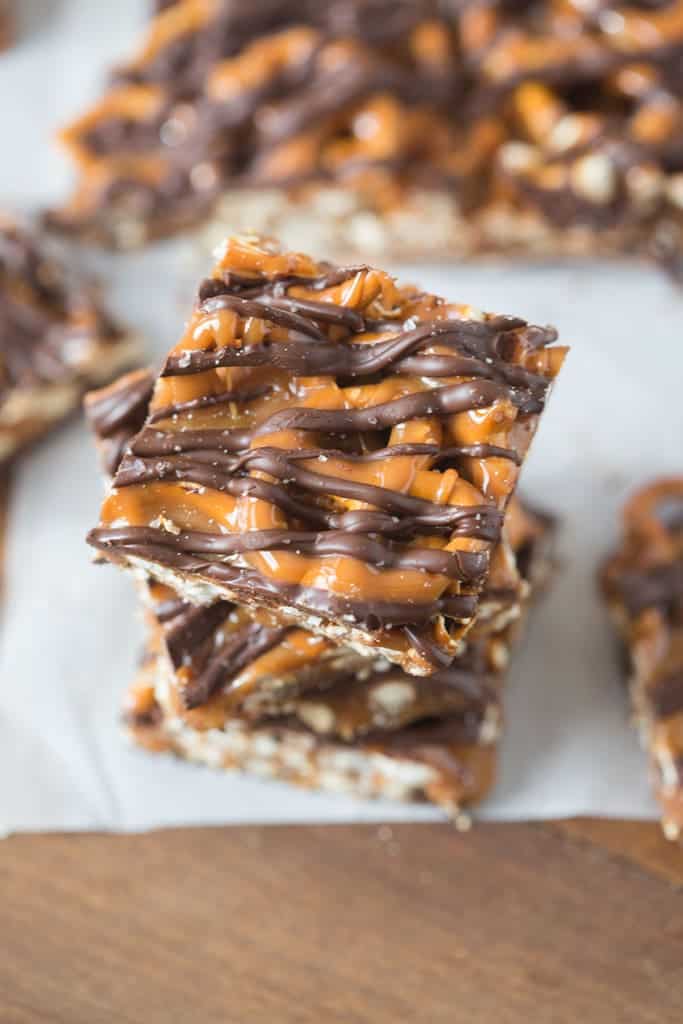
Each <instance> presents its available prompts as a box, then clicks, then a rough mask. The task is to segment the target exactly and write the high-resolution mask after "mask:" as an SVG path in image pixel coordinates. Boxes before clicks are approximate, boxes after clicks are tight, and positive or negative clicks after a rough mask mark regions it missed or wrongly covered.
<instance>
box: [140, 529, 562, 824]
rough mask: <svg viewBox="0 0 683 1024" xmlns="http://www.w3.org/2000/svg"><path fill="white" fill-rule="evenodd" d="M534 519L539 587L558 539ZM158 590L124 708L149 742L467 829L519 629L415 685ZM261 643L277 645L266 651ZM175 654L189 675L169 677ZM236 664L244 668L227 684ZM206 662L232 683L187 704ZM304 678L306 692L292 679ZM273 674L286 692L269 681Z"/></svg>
mask: <svg viewBox="0 0 683 1024" xmlns="http://www.w3.org/2000/svg"><path fill="white" fill-rule="evenodd" d="M525 517H526V522H527V525H528V524H529V523H533V529H534V539H533V540H530V543H529V544H528V548H527V553H526V557H525V558H524V565H525V574H526V578H527V581H528V583H529V585H530V586H531V585H532V584H533V583H534V581H535V582H536V584H538V583H539V582H540V581H542V580H543V579H544V578H545V575H546V573H547V569H548V558H547V541H548V539H549V536H550V532H551V531H550V524H549V523H548V521H547V519H546V518H545V517H535V516H534V515H533V513H529V512H526V513H525ZM518 554H520V555H521V554H522V550H521V549H519V550H518ZM152 591H153V607H154V611H155V627H153V628H152V629H151V632H150V639H149V645H148V650H147V653H146V656H145V658H144V660H143V663H142V665H141V667H140V670H139V673H138V676H137V678H136V681H135V683H134V685H133V686H132V687H131V689H130V691H129V693H128V695H127V697H126V700H125V704H124V722H125V725H126V728H127V731H128V733H129V735H130V737H131V738H132V739H133V740H134V742H136V743H138V744H139V745H141V746H143V747H146V748H148V749H151V750H154V751H173V752H175V753H176V754H178V755H180V756H182V757H185V758H188V759H190V760H194V761H199V762H203V763H206V764H209V765H211V766H212V767H216V768H223V769H228V770H239V771H245V772H250V773H254V774H258V775H261V776H265V777H270V778H277V779H280V780H283V781H287V782H290V783H294V784H297V785H303V786H307V787H309V788H318V789H327V790H330V791H334V792H348V793H351V794H353V795H355V796H358V797H384V798H390V799H403V800H410V799H424V800H429V801H432V802H434V803H436V804H438V805H439V806H441V807H443V808H444V809H445V810H446V811H447V813H448V814H449V815H451V816H453V817H455V818H456V819H457V820H462V819H458V816H459V815H460V813H461V810H462V808H463V807H466V806H468V805H470V804H472V803H475V802H476V801H478V800H481V799H482V798H483V797H484V796H485V795H486V793H487V792H488V790H489V789H490V787H491V786H492V784H493V782H494V779H495V769H496V751H495V743H496V740H497V737H498V734H499V727H500V709H499V693H500V684H501V682H502V678H503V675H504V670H505V668H506V666H507V660H508V656H509V652H510V647H511V646H512V645H514V642H515V640H516V637H517V636H518V624H517V623H516V624H515V625H512V626H510V625H508V626H504V627H503V628H501V629H500V630H499V631H498V632H492V633H489V634H481V635H478V636H477V637H474V636H473V635H472V639H470V640H469V641H468V646H467V650H466V651H465V653H464V654H462V655H461V656H460V657H459V658H458V659H457V660H456V663H455V664H454V665H453V666H452V667H451V668H449V669H444V670H441V671H440V672H437V673H435V674H434V675H431V676H429V677H427V678H423V679H417V678H415V677H414V676H409V675H406V674H405V673H403V672H402V671H401V670H400V669H397V668H395V667H392V666H391V665H389V664H387V663H386V662H382V661H381V659H380V660H379V661H378V660H377V659H358V657H357V656H356V657H355V667H354V666H353V664H351V663H349V662H348V661H347V662H345V661H344V658H345V657H348V654H349V653H350V652H344V651H343V649H339V648H336V649H333V648H332V647H331V645H330V644H329V642H328V641H325V640H321V639H320V638H318V637H314V636H312V635H311V634H308V635H307V636H306V635H304V634H303V633H302V632H301V631H300V630H297V629H291V628H290V629H289V630H280V631H279V633H280V635H279V636H278V637H277V638H274V637H273V636H272V633H273V627H272V623H270V622H267V623H266V624H261V623H259V617H258V615H257V616H250V617H249V618H247V617H246V616H245V614H244V612H242V611H240V610H233V612H232V613H230V614H229V619H231V618H232V621H230V622H229V624H228V623H226V622H225V621H222V622H221V623H220V624H219V625H216V622H215V617H216V616H217V617H218V618H221V616H222V615H223V614H224V611H223V610H222V609H221V608H220V607H219V606H216V605H214V606H212V607H210V608H199V609H198V608H193V607H192V606H188V605H184V604H183V603H182V602H179V601H178V600H177V599H176V598H175V595H174V594H173V593H172V592H168V591H164V588H163V587H160V586H159V585H158V584H153V585H152ZM528 593H530V591H529V592H528ZM527 606H528V595H527V600H526V601H525V602H524V608H526V607H527ZM212 616H214V620H213V621H211V618H212ZM202 620H203V625H204V629H203V630H202V625H201V623H202ZM245 627H246V628H245ZM228 630H229V631H228ZM475 631H476V627H475V630H473V634H474V633H475ZM207 632H208V633H209V636H208V637H207V635H206V633H207ZM283 633H284V634H285V635H284V636H283V635H282V634H283ZM268 634H271V635H268ZM183 637H184V639H185V643H186V646H185V647H183V643H182V642H180V643H179V641H180V639H181V638H183ZM216 637H218V642H217V643H216V642H215V640H216ZM231 637H232V640H231ZM240 637H241V643H240V639H239V638H240ZM259 637H261V639H265V640H266V641H267V643H271V642H273V641H274V643H275V646H273V647H270V648H269V649H268V650H267V651H266V652H265V653H264V652H259V651H257V650H255V647H254V646H253V645H258V641H259ZM188 641H189V644H188ZM306 641H309V642H312V644H313V649H308V650H307V649H306ZM174 645H178V646H177V647H176V650H175V657H176V659H178V664H179V666H180V667H179V668H175V669H172V670H171V672H170V673H169V658H168V648H169V646H171V647H173V646H174ZM252 652H254V653H255V657H254V659H253V660H251V661H250V654H251V653H252ZM226 654H227V661H226ZM330 655H331V657H330ZM335 656H336V657H337V658H338V659H339V660H338V662H337V664H335V661H334V658H335ZM351 657H352V658H353V655H352V656H351ZM235 658H236V659H237V660H238V661H239V660H242V661H243V662H246V664H244V665H243V667H242V670H241V672H239V673H238V675H237V677H234V676H233V678H230V668H229V667H228V662H229V661H230V660H231V659H235ZM198 664H199V665H201V666H202V668H201V669H200V672H201V673H202V675H203V677H204V678H205V679H206V673H207V669H208V672H209V674H210V672H211V666H212V665H213V666H214V668H215V667H219V669H220V681H221V684H222V685H221V684H219V688H218V689H217V690H215V691H214V692H213V693H212V694H211V695H209V696H208V697H206V694H205V695H204V696H205V697H206V699H205V700H204V703H202V704H197V705H196V706H194V707H191V708H188V706H187V695H188V689H187V682H188V679H189V680H193V681H194V684H195V685H196V683H197V680H198V679H199V678H202V675H199V676H198V675H197V673H196V668H197V666H198ZM311 667H312V668H313V672H312V673H311V672H309V669H310V668H311ZM302 669H303V677H301V678H300V683H301V685H300V686H299V688H298V689H297V688H296V687H293V686H292V685H291V679H292V671H293V670H294V672H295V673H296V672H299V673H300V672H301V670H302ZM272 679H276V680H277V682H278V686H277V687H276V688H273V687H272V686H265V687H263V686H260V685H259V683H263V682H264V681H266V680H272ZM253 698H257V699H256V700H255V701H253V703H251V704H250V700H253Z"/></svg>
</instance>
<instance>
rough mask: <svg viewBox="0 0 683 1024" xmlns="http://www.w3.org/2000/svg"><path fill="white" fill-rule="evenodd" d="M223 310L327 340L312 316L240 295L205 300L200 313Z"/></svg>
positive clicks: (220, 296) (315, 338) (277, 304)
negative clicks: (301, 314)
mask: <svg viewBox="0 0 683 1024" xmlns="http://www.w3.org/2000/svg"><path fill="white" fill-rule="evenodd" d="M223 309H227V310H230V311H231V312H234V313H237V314H238V316H240V317H243V318H252V317H253V318H254V319H255V320H268V321H270V323H273V324H275V325H276V326H277V327H285V328H286V329H287V330H290V331H295V332H297V333H298V334H303V335H304V336H305V337H307V338H312V339H313V340H314V341H326V340H327V338H326V335H325V333H324V332H323V331H322V330H321V329H320V328H319V327H318V326H317V324H316V323H315V321H313V320H311V318H310V316H300V315H299V314H298V313H294V312H292V310H291V309H288V308H286V307H285V306H282V305H280V304H279V303H276V302H269V303H268V304H266V303H263V302H258V301H256V300H255V299H245V298H242V296H240V295H217V296H216V297H215V298H212V299H205V300H204V302H202V303H201V305H200V307H199V311H200V313H205V314H206V315H207V316H211V314H213V313H218V312H220V311H221V310H223ZM180 358H181V359H183V358H184V357H183V356H181V357H180Z"/></svg>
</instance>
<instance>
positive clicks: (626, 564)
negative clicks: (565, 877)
mask: <svg viewBox="0 0 683 1024" xmlns="http://www.w3.org/2000/svg"><path fill="white" fill-rule="evenodd" d="M623 520H624V524H623V525H624V531H623V539H622V541H621V543H620V545H619V547H618V549H617V550H616V551H615V552H614V554H613V555H611V557H610V558H609V559H608V560H607V561H606V562H605V564H604V566H603V568H602V572H601V585H602V591H603V595H604V597H605V600H606V602H607V605H608V607H609V609H610V612H611V614H612V617H613V619H614V623H615V626H616V628H617V630H618V633H619V636H620V638H621V641H622V643H623V645H624V648H625V651H626V652H627V661H628V669H629V677H630V689H631V700H632V705H633V712H634V717H635V720H636V724H637V726H638V728H639V731H640V734H641V738H642V741H643V744H644V746H645V747H646V748H647V749H648V751H649V753H650V762H651V768H652V777H653V784H654V789H655V793H656V795H657V797H658V799H659V802H660V804H661V807H662V823H663V827H664V832H665V834H666V835H667V836H668V837H669V838H670V839H678V838H679V837H680V835H681V833H683V478H681V477H678V478H672V479H664V480H658V481H656V482H655V483H653V484H650V485H648V486H647V487H644V488H643V489H642V490H640V491H638V492H637V493H636V494H635V495H634V496H633V497H632V498H631V500H630V501H629V502H628V504H627V505H626V507H625V509H624V516H623Z"/></svg>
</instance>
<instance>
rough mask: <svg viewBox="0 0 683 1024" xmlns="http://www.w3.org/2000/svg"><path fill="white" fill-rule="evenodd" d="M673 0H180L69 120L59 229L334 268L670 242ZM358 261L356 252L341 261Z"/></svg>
mask: <svg viewBox="0 0 683 1024" xmlns="http://www.w3.org/2000/svg"><path fill="white" fill-rule="evenodd" d="M682 59H683V0H661V2H654V0H653V2H648V3H645V2H643V0H620V2H619V3H615V2H609V0H604V2H602V0H601V2H597V0H596V2H579V0H565V2H558V0H534V2H520V3H510V2H509V0H486V2H485V3H479V2H476V3H475V2H470V3H455V2H452V3H445V2H444V3H440V2H438V0H330V2H326V3H320V2H319V0H298V2H297V3H293V2H292V0H254V2H252V3H250V4H236V3H234V2H232V0H178V2H176V3H173V4H171V5H169V6H167V8H166V9H164V10H162V11H160V13H159V14H158V15H157V17H156V18H155V19H154V20H153V21H152V22H151V24H150V25H149V26H148V27H147V30H146V35H145V37H144V39H143V41H142V44H141V46H140V47H139V49H138V51H137V53H136V54H135V55H134V56H133V57H132V59H130V60H129V61H128V62H127V63H126V64H125V65H123V66H122V67H119V68H118V69H117V70H116V73H115V74H114V76H113V78H112V80H111V84H110V88H109V90H108V92H106V93H105V95H104V96H103V98H102V99H100V100H99V101H97V102H96V103H95V104H94V105H93V106H92V107H91V108H90V109H88V110H87V111H86V112H85V113H84V114H83V115H82V116H81V117H80V118H78V119H77V120H76V121H75V122H74V123H73V124H71V125H69V126H68V127H67V128H66V129H65V130H64V132H63V133H62V142H63V144H64V146H65V147H66V149H67V151H68V153H69V155H70V157H71V158H72V160H73V162H74V165H75V169H76V172H77V183H76V188H75V190H74V193H73V195H72V197H71V199H70V200H69V201H68V202H67V203H66V204H65V205H64V206H63V207H62V208H61V209H60V210H58V211H56V212H55V213H54V214H53V215H52V220H53V222H54V223H56V224H58V225H59V226H60V227H61V228H62V229H64V230H68V231H75V232H79V233H85V234H86V235H88V236H91V237H95V238H97V239H99V240H100V241H104V242H106V243H109V244H113V245H117V246H122V247H128V246H135V245H139V244H142V243H144V242H145V241H147V240H149V239H150V238H154V237H157V236H159V235H165V234H169V233H172V232H174V231H178V230H180V229H182V228H185V227H187V226H188V225H193V224H196V223H206V224H207V225H208V230H207V236H208V237H209V238H211V239H213V240H214V241H217V240H220V239H221V238H223V237H224V236H225V234H226V233H227V232H228V231H231V232H234V231H242V230H247V231H252V230H258V231H259V232H261V233H266V234H274V235H276V236H278V237H280V238H284V239H286V240H287V241H288V243H289V244H290V245H296V246H299V247H300V248H302V249H305V250H307V251H313V252H320V253H323V252H324V253H327V254H335V255H337V256H339V257H340V258H342V259H345V260H346V259H349V258H356V257H357V256H358V255H359V254H360V258H361V259H364V258H366V256H367V254H368V252H372V253H373V255H375V256H376V257H377V258H381V259H384V260H386V259H394V260H399V259H400V260H405V259H406V258H413V259H428V260H433V259H434V258H435V256H437V255H438V256H442V257H445V258H454V257H457V258H461V257H462V256H471V255H479V254H482V253H484V254H488V253H504V254H510V253H513V254H514V253H521V254H524V255H526V256H532V257H536V258H539V257H540V258H543V257H548V256H552V257H556V256H558V255H559V256H577V255H578V256H586V255H596V254H604V253H619V254H622V255H627V256H630V255H632V254H634V253H637V252H640V253H644V252H648V251H650V250H652V249H653V248H655V249H657V251H659V252H660V253H661V254H662V255H664V253H669V254H670V255H671V257H672V258H673V257H674V256H676V255H677V256H678V257H679V258H680V256H681V252H682V251H683V148H682V146H681V138H682V137H683V78H682V76H681V72H680V68H681V60H682ZM350 254H351V255H350Z"/></svg>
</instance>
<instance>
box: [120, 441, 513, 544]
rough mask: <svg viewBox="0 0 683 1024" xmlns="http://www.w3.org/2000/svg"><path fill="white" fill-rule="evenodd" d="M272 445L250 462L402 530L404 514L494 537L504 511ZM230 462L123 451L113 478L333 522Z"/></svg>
mask: <svg viewBox="0 0 683 1024" xmlns="http://www.w3.org/2000/svg"><path fill="white" fill-rule="evenodd" d="M270 451H273V450H272V449H253V450H252V452H250V453H249V460H248V463H247V465H248V468H249V469H251V470H261V471H262V472H266V473H269V474H270V475H272V476H275V477H281V478H282V479H284V480H285V481H288V482H294V483H296V484H297V486H298V487H299V488H300V489H302V490H304V491H310V492H312V493H314V494H320V495H336V496H338V497H343V498H350V499H351V500H354V501H361V502H366V503H367V504H369V505H374V506H376V507H377V508H378V509H380V510H381V511H383V512H386V513H387V514H388V515H390V516H395V517H396V518H397V520H398V522H397V526H400V527H401V532H405V531H406V528H407V521H406V520H405V518H404V517H407V516H409V517H410V519H411V521H412V524H413V525H414V526H424V527H427V528H430V527H435V528H437V529H444V528H446V527H450V528H451V529H452V530H454V531H455V532H456V533H458V534H459V533H462V532H464V530H465V529H467V530H469V529H470V528H471V529H472V530H473V532H472V533H468V534H467V535H468V536H472V537H480V538H481V539H484V540H496V539H497V537H498V531H499V529H500V527H501V526H502V513H501V512H500V511H498V510H497V509H496V508H493V507H492V506H488V505H484V506H481V505H476V506H467V505H455V504H453V505H449V504H445V505H442V504H437V503H436V502H433V501H427V500H426V499H424V498H415V497H413V496H412V495H411V494H402V493H401V492H399V491H392V490H391V489H390V488H388V487H376V486H375V485H373V484H363V483H358V482H357V481H355V480H347V479H344V478H342V477H331V476H325V475H324V474H322V473H312V472H310V471H309V470H305V469H301V468H300V467H297V466H295V465H292V464H291V463H289V462H287V460H286V458H283V459H282V460H277V459H276V458H274V457H272V456H271V457H269V452H270ZM205 463H206V464H205ZM232 468H233V467H231V466H228V468H227V469H226V470H222V469H221V468H220V459H219V458H217V457H216V456H215V455H214V454H213V453H211V452H208V453H207V452H199V453H196V454H195V456H194V457H193V458H191V459H190V458H185V457H184V456H181V455H177V456H167V457H166V458H153V459H143V458H139V457H137V456H135V457H131V456H125V457H124V459H123V461H122V463H121V468H120V469H119V471H118V472H117V474H116V477H115V480H114V484H115V486H116V487H119V488H121V487H130V486H137V485H139V484H144V483H158V482H160V481H176V482H184V483H195V484H198V485H199V486H201V487H209V488H211V490H214V491H220V492H222V493H224V494H231V495H232V496H233V497H243V496H245V495H250V496H252V497H262V498H263V499H264V500H266V501H269V502H271V503H272V504H274V505H276V506H277V507H278V508H281V509H283V510H286V511H289V512H290V513H292V514H294V515H297V516H299V517H301V518H303V519H304V520H305V521H310V520H311V519H313V520H314V521H317V522H324V523H326V524H327V525H328V526H329V527H331V528H333V527H334V521H335V520H334V518H333V517H334V513H326V512H325V511H324V510H323V509H322V508H320V507H317V506H313V507H311V506H310V505H309V507H306V505H305V503H303V502H300V501H297V500H296V499H295V498H293V497H292V495H291V494H290V492H289V491H288V490H287V489H286V485H285V484H284V483H283V484H277V483H275V484H274V483H269V482H267V481H264V480H260V479H258V478H255V477H243V476H233V475H232Z"/></svg>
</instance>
